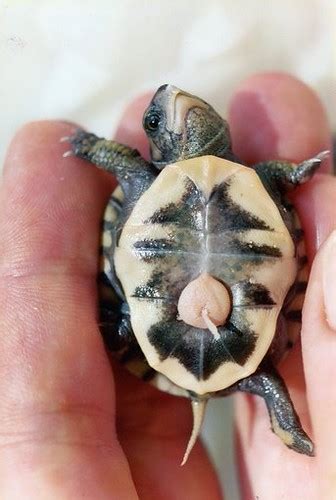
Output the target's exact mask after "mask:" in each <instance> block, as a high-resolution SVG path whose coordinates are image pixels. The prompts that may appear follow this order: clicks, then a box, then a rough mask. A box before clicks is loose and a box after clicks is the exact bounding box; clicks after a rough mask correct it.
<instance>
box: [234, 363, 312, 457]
mask: <svg viewBox="0 0 336 500" xmlns="http://www.w3.org/2000/svg"><path fill="white" fill-rule="evenodd" d="M237 389H238V390H240V391H242V392H249V393H251V394H256V395H258V396H261V397H262V398H263V399H264V400H265V403H266V406H267V409H268V413H269V416H270V420H271V426H272V430H273V432H274V433H275V434H276V435H277V436H278V437H279V438H280V439H281V440H282V441H283V442H284V444H285V445H286V446H287V447H288V448H291V449H292V450H294V451H296V452H298V453H303V454H305V455H309V456H314V445H313V443H312V441H311V440H310V439H309V437H308V436H307V434H306V433H305V431H304V430H303V429H302V426H301V423H300V420H299V417H298V415H297V413H296V411H295V409H294V406H293V403H292V401H291V399H290V396H289V393H288V390H287V388H286V386H285V383H284V381H283V380H282V378H281V377H280V375H279V374H278V373H277V372H276V370H275V369H274V368H273V367H272V368H269V369H268V368H260V369H259V370H258V371H257V372H256V373H254V374H253V375H251V376H250V377H247V378H245V379H243V380H241V381H240V382H238V384H237Z"/></svg>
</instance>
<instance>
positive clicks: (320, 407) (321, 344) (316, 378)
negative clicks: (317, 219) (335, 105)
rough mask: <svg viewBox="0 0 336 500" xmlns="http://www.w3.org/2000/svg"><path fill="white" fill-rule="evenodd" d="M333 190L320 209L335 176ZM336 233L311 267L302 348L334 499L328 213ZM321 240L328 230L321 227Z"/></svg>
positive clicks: (327, 494) (334, 248)
mask: <svg viewBox="0 0 336 500" xmlns="http://www.w3.org/2000/svg"><path fill="white" fill-rule="evenodd" d="M331 184H332V187H333V191H332V192H327V191H326V192H324V193H322V190H321V186H320V189H319V192H320V194H323V197H321V198H319V199H318V198H316V203H317V206H316V208H317V209H318V208H319V207H320V208H321V209H325V207H324V204H325V202H326V196H327V193H328V195H329V197H330V199H329V200H328V202H329V204H330V205H332V206H333V207H335V203H336V179H334V178H333V179H332V182H331ZM329 223H330V226H333V232H331V234H330V236H329V237H328V238H327V240H326V241H325V243H324V244H323V246H322V248H321V250H320V251H319V252H318V254H317V257H316V259H315V261H314V265H313V268H312V272H311V276H310V281H309V286H308V290H307V294H306V301H305V306H304V321H303V331H302V349H303V356H304V360H305V365H304V366H305V374H306V379H307V397H308V402H309V407H310V410H311V416H312V423H313V428H314V435H315V439H316V443H317V450H316V452H317V466H318V471H319V477H320V478H321V482H322V484H321V491H320V496H319V498H332V496H333V494H334V493H335V488H336V482H335V470H336V456H335V446H336V435H335V428H334V422H335V419H336V402H335V397H334V380H335V376H336V368H335V359H336V307H335V303H336V286H335V283H336V231H335V229H336V217H335V211H334V209H333V210H332V211H331V212H330V214H329ZM322 231H323V233H322V234H321V239H322V240H325V239H326V237H327V233H328V231H327V230H325V228H322Z"/></svg>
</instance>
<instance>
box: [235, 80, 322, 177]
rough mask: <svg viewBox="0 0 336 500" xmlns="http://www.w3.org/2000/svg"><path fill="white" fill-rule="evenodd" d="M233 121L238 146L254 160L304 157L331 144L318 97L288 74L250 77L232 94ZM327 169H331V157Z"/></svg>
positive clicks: (244, 156) (246, 157)
mask: <svg viewBox="0 0 336 500" xmlns="http://www.w3.org/2000/svg"><path fill="white" fill-rule="evenodd" d="M229 121H230V127H231V133H232V139H233V148H234V151H235V153H236V154H237V156H238V157H240V158H242V160H244V161H245V162H247V163H249V164H253V163H257V162H260V161H264V160H269V159H272V158H279V159H285V160H290V161H295V162H299V161H302V160H305V159H307V158H310V157H312V156H314V155H315V154H316V153H317V152H319V151H323V150H325V149H331V134H330V129H329V124H328V120H327V116H326V113H325V110H324V109H323V106H322V104H321V102H320V100H319V98H318V96H317V95H316V93H315V92H314V91H313V90H312V89H311V88H310V87H309V86H308V85H306V84H305V83H303V82H302V81H300V80H298V79H297V78H295V77H294V76H291V75H288V74H285V73H261V74H257V75H253V76H251V77H249V78H247V79H246V80H244V81H243V82H242V83H241V84H240V85H239V87H238V88H237V90H236V92H235V94H234V95H233V97H232V99H231V103H230V106H229ZM326 163H328V162H326ZM324 169H325V170H326V171H328V170H329V169H330V162H329V165H328V166H325V167H324Z"/></svg>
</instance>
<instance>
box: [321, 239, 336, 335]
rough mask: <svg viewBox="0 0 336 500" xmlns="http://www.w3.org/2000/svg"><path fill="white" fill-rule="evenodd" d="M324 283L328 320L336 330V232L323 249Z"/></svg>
mask: <svg viewBox="0 0 336 500" xmlns="http://www.w3.org/2000/svg"><path fill="white" fill-rule="evenodd" d="M322 282H323V295H324V305H325V313H326V319H327V322H328V324H329V326H330V327H331V328H332V329H333V330H336V230H335V231H333V232H332V233H331V234H330V236H329V237H328V239H327V240H326V242H325V243H324V245H323V247H322Z"/></svg>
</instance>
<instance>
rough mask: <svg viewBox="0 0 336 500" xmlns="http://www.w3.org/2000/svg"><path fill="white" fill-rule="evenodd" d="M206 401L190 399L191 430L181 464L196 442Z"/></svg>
mask: <svg viewBox="0 0 336 500" xmlns="http://www.w3.org/2000/svg"><path fill="white" fill-rule="evenodd" d="M207 402H208V400H207V399H193V400H192V401H191V407H192V411H193V420H194V422H193V429H192V432H191V436H190V438H189V442H188V445H187V449H186V451H185V454H184V456H183V460H182V462H181V466H182V465H185V464H186V462H187V460H188V458H189V455H190V452H191V450H192V449H193V447H194V444H195V443H196V440H197V438H198V435H199V433H200V430H201V427H202V423H203V420H204V414H205V408H206V405H207Z"/></svg>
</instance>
